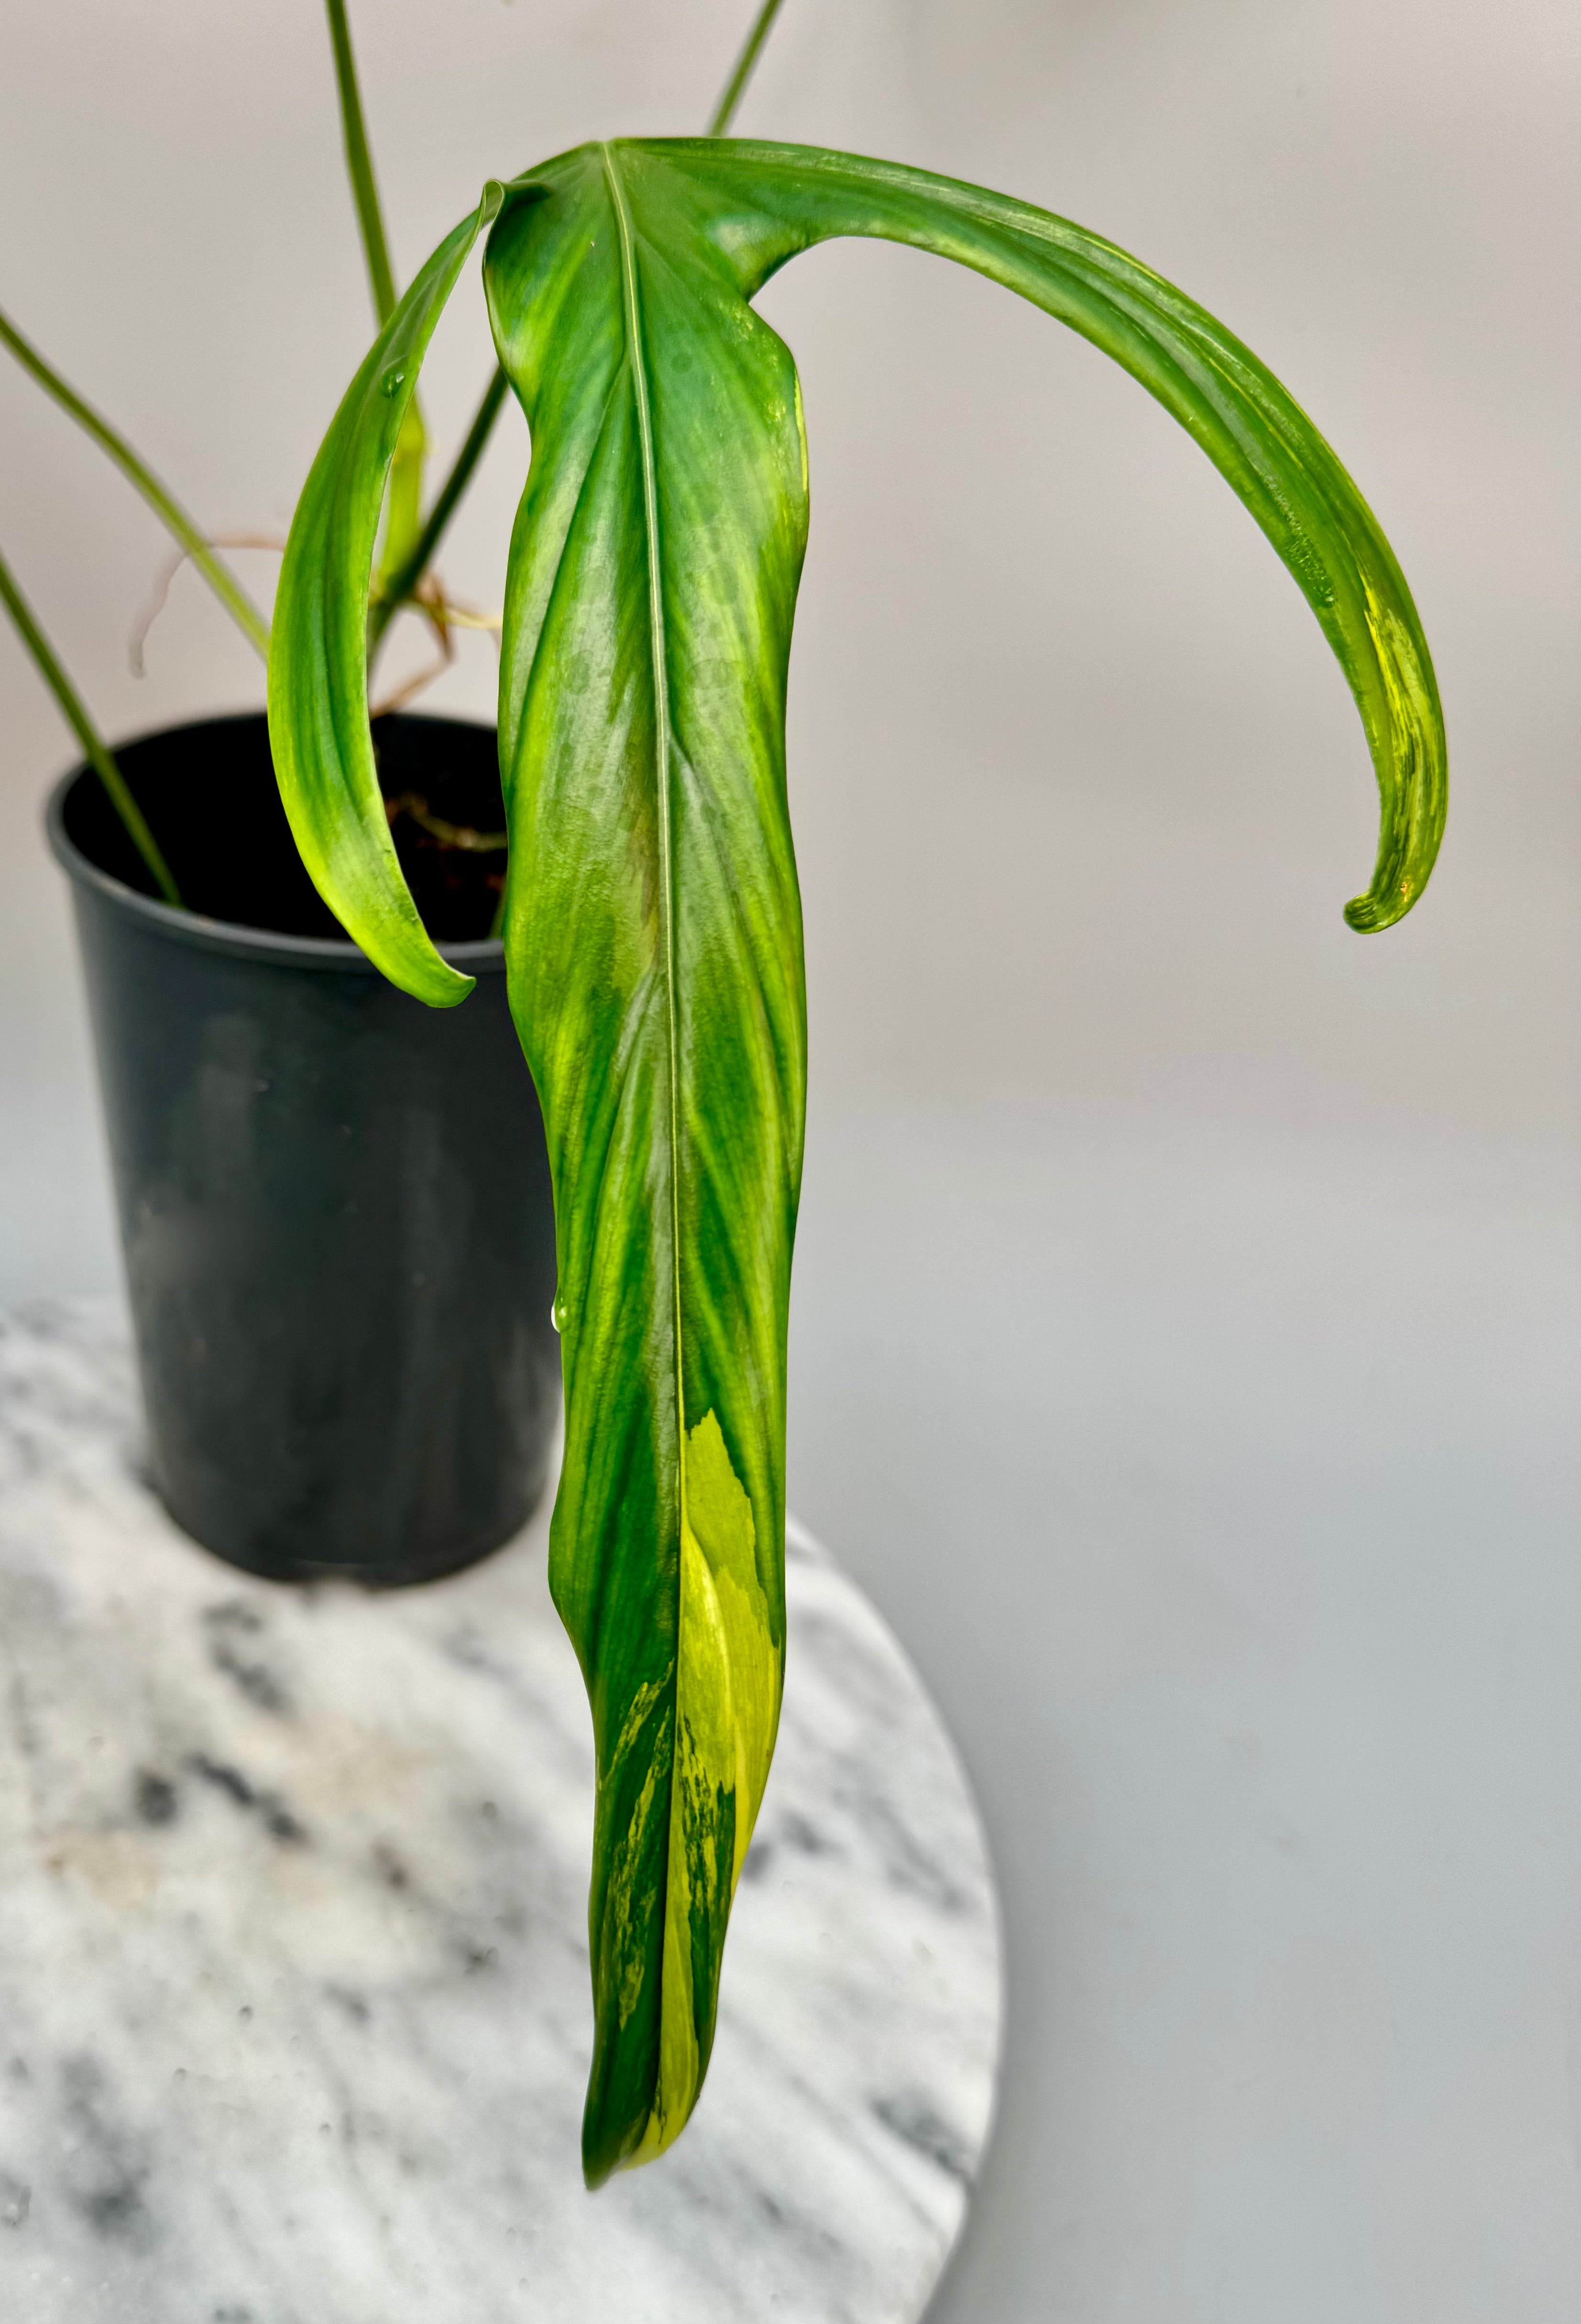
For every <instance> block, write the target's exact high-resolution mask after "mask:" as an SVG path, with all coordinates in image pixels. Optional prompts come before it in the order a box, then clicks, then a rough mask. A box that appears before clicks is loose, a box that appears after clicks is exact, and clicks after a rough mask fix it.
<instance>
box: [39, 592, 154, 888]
mask: <svg viewBox="0 0 1581 2324" xmlns="http://www.w3.org/2000/svg"><path fill="white" fill-rule="evenodd" d="M0 598H4V599H5V610H6V612H7V613H9V614H10V616H11V618H12V620H13V621H14V622H15V624H16V628H17V632H18V634H19V635H20V637H21V639H22V641H23V645H24V646H26V648H27V650H28V651H29V653H31V654H32V658H33V659H34V661H35V662H36V663H37V664H38V667H39V671H40V675H41V676H42V678H43V680H44V683H45V685H46V686H47V687H49V689H50V691H51V694H52V695H53V696H54V697H55V699H56V701H57V702H58V703H59V704H60V708H61V710H62V711H63V712H64V713H65V716H66V722H67V724H68V725H69V726H70V728H71V730H72V732H73V733H75V735H76V736H77V739H78V741H79V742H80V743H81V745H82V748H83V752H84V755H85V756H86V757H87V759H88V763H89V765H90V766H91V767H92V768H93V770H94V771H95V773H96V774H97V777H98V779H99V780H100V782H101V783H103V785H104V787H105V788H106V791H107V792H108V793H109V796H110V801H111V804H112V805H113V807H115V810H116V814H117V815H118V816H120V818H121V821H122V822H123V823H124V824H125V826H126V833H127V836H128V837H129V838H130V840H131V842H132V844H133V845H134V847H135V848H136V850H137V853H139V855H141V856H142V858H143V862H144V863H145V864H146V865H147V866H148V870H149V872H150V874H151V876H152V878H153V882H154V885H155V886H156V887H157V888H158V890H159V892H160V894H161V895H162V897H163V898H164V899H165V902H166V903H167V904H175V905H177V906H180V901H181V894H180V889H179V888H178V887H177V886H176V883H175V881H174V880H172V879H171V869H170V866H169V864H168V863H167V862H165V860H164V857H163V856H162V854H161V853H160V852H159V843H158V842H157V840H156V839H155V838H154V835H153V832H152V831H150V829H149V827H148V825H147V824H146V823H145V822H144V821H143V810H142V808H141V807H139V806H138V804H137V802H136V800H135V799H134V798H133V796H132V793H131V791H130V789H129V788H128V787H127V783H126V778H125V775H124V774H123V773H122V772H121V770H120V768H119V767H118V766H117V765H116V761H115V760H114V758H113V757H112V756H111V754H110V751H109V746H108V745H107V744H106V742H105V741H104V740H103V738H102V737H101V735H100V733H99V731H98V729H97V726H96V725H95V724H94V723H93V720H92V719H91V718H90V717H89V716H88V711H87V708H86V706H85V705H84V704H83V702H82V699H81V697H80V696H79V694H78V692H77V689H76V687H74V686H73V685H72V683H71V680H70V679H69V678H68V677H67V675H66V672H65V671H64V669H62V668H61V667H60V661H59V660H58V659H57V658H56V656H55V653H54V651H53V650H52V648H51V644H50V641H49V640H48V638H46V637H45V635H44V633H43V632H42V630H41V629H40V627H39V625H38V623H37V622H36V621H35V620H34V619H33V616H32V608H31V607H30V606H29V604H28V602H27V600H26V598H25V597H24V596H23V594H22V591H21V590H20V589H19V588H18V587H17V586H16V582H15V579H14V576H13V574H12V572H11V568H10V567H9V566H8V565H7V564H6V562H5V558H3V557H0Z"/></svg>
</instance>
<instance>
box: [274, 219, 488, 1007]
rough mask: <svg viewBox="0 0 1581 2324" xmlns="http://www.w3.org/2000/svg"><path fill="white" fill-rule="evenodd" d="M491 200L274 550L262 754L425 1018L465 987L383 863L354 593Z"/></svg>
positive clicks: (396, 342) (432, 276) (389, 857)
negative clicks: (451, 300)
mask: <svg viewBox="0 0 1581 2324" xmlns="http://www.w3.org/2000/svg"><path fill="white" fill-rule="evenodd" d="M500 198H501V195H500V189H499V187H498V186H495V185H490V186H489V187H487V188H486V189H485V192H484V197H483V199H482V201H481V202H480V203H479V204H478V207H477V208H476V210H474V211H473V213H472V215H471V217H468V218H464V219H463V220H462V223H461V224H460V225H459V226H458V227H457V228H456V230H455V232H454V233H453V234H450V235H447V236H446V237H445V240H444V241H443V242H442V243H441V244H439V249H438V250H437V251H435V253H434V254H433V256H432V257H431V258H430V260H429V262H428V263H427V265H426V266H425V267H424V268H423V269H422V271H421V273H420V274H419V275H418V277H417V280H416V281H415V282H413V284H412V286H411V290H410V291H408V292H407V293H406V296H405V297H404V299H402V300H401V302H400V304H399V305H398V306H397V307H396V309H395V310H394V312H393V315H392V316H391V318H390V319H389V321H388V322H387V323H386V324H385V326H384V329H383V330H382V331H381V332H380V334H379V336H378V337H377V338H376V339H375V340H374V344H373V346H372V347H371V348H370V349H369V351H368V354H367V355H366V357H365V360H364V363H363V364H362V368H361V369H360V370H359V371H358V373H357V374H356V378H355V379H354V380H353V382H352V383H351V385H350V387H349V388H348V389H347V392H346V395H345V398H344V400H343V401H342V402H341V406H340V409H339V410H338V411H337V413H336V415H335V420H334V423H333V425H332V426H331V428H330V430H329V433H328V436H327V437H326V438H325V439H324V441H323V443H322V444H321V445H320V446H319V454H318V457H317V458H316V459H315V460H314V462H313V466H312V468H311V470H310V473H309V475H308V481H307V483H306V484H305V485H304V486H303V488H302V495H301V498H300V501H299V502H298V503H297V511H296V514H295V516H294V517H293V518H292V520H291V536H290V539H288V540H287V542H286V545H285V558H284V561H283V563H282V567H281V575H280V586H279V589H278V591H277V593H276V596H275V619H274V628H273V640H272V642H271V646H270V652H269V742H270V748H271V750H272V752H273V758H274V771H275V774H276V776H277V777H278V779H279V782H280V791H281V797H282V799H283V800H284V802H285V811H286V814H287V815H288V816H289V817H290V819H291V831H292V834H293V835H294V836H295V839H296V844H297V847H298V849H299V851H300V854H301V858H302V861H303V862H304V863H305V864H306V865H307V867H308V870H309V871H310V874H311V875H312V878H313V881H314V882H315V884H316V885H317V887H318V890H319V894H320V895H321V896H322V897H323V898H324V899H325V901H326V902H327V903H328V905H329V907H330V908H331V910H332V911H335V912H337V913H338V914H339V915H340V918H341V919H342V920H343V921H344V922H345V924H346V926H347V927H348V928H349V929H350V930H351V932H352V934H353V935H354V936H356V940H357V942H358V943H359V944H360V945H362V947H363V950H364V951H365V953H366V954H367V955H368V957H369V959H370V960H373V961H375V962H376V963H377V964H378V965H379V966H380V967H381V968H382V969H383V970H384V973H385V974H386V975H387V976H389V977H390V978H391V979H392V980H393V982H395V983H397V984H400V985H402V986H404V987H405V989H406V990H407V991H409V992H414V993H415V994H416V995H417V996H418V998H419V1000H421V1001H430V1002H432V1003H433V1004H434V1005H435V1006H436V1007H438V1008H449V1007H451V1006H453V1005H454V1003H455V1002H456V1001H464V1000H465V999H466V998H467V994H468V993H469V992H470V991H471V990H472V986H473V982H474V979H473V978H471V977H470V976H463V975H461V974H460V973H458V971H457V970H455V969H453V968H450V967H448V965H447V964H446V963H445V962H444V961H442V960H441V959H440V957H439V954H438V953H437V952H436V951H435V950H434V947H433V945H431V944H430V941H429V938H428V936H427V933H426V932H425V930H424V928H423V925H422V921H421V918H419V916H418V909H417V907H416V905H415V904H414V903H413V902H412V900H411V894H410V892H409V890H408V889H407V886H406V882H405V881H404V880H403V879H402V876H401V868H400V865H399V863H398V862H397V861H396V857H395V846H394V842H393V840H392V839H391V837H390V829H389V825H388V823H387V822H386V821H385V817H384V801H383V798H381V796H380V792H379V778H378V770H377V769H376V767H375V765H374V745H373V737H372V735H371V733H370V732H369V729H368V700H367V639H368V585H369V577H370V568H371V567H372V564H373V555H374V541H375V540H376V539H377V537H378V529H379V510H380V506H381V504H382V503H383V501H384V484H385V480H386V478H387V477H388V475H389V473H390V462H391V459H392V457H393V453H394V450H395V446H396V443H397V441H398V439H399V438H400V434H401V428H402V421H403V420H404V419H405V416H406V408H407V405H408V404H409V403H410V402H411V395H412V390H413V388H414V387H415V385H416V383H417V374H418V371H419V369H420V367H421V363H422V358H423V353H424V350H425V349H426V347H427V346H428V343H429V339H430V337H431V335H432V332H433V327H434V325H435V324H436V322H438V320H439V315H440V312H441V310H442V309H443V308H444V304H445V301H446V300H447V299H448V297H449V295H450V291H451V290H452V288H453V287H454V284H455V281H456V277H457V276H458V274H459V272H460V271H461V268H462V265H463V264H464V263H465V261H466V258H467V253H468V251H469V250H470V249H471V248H472V245H473V244H474V243H475V242H476V239H477V236H478V234H479V232H480V230H481V229H482V228H483V227H484V226H487V225H488V224H489V222H490V221H491V220H492V219H493V218H494V217H495V215H496V213H497V211H498V209H499V205H500Z"/></svg>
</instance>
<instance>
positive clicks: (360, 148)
mask: <svg viewBox="0 0 1581 2324" xmlns="http://www.w3.org/2000/svg"><path fill="white" fill-rule="evenodd" d="M324 5H325V6H326V8H327V9H328V14H329V38H330V41H331V42H332V43H333V44H334V49H335V78H336V83H337V87H338V88H339V90H340V125H341V128H342V130H343V132H344V133H345V136H346V168H347V175H348V176H349V178H350V180H351V191H352V198H353V199H354V200H355V202H356V222H357V225H358V226H360V227H361V229H362V244H363V255H364V257H365V259H366V260H367V263H368V287H369V289H370V290H371V291H373V294H374V313H375V315H376V316H377V317H378V322H379V328H380V329H381V330H383V329H384V325H385V324H386V323H387V322H388V321H389V319H390V318H391V316H392V315H393V313H394V311H395V277H394V275H393V273H392V272H391V271H390V246H389V244H388V243H387V242H386V241H385V239H384V213H383V211H382V210H381V209H380V208H379V189H378V186H377V184H376V183H375V182H374V157H373V155H372V153H371V152H369V150H368V133H367V130H366V129H365V126H364V124H363V109H362V97H361V93H360V92H359V90H358V88H357V85H356V59H355V57H354V56H353V55H352V52H351V28H350V26H349V25H348V24H347V21H346V0H324Z"/></svg>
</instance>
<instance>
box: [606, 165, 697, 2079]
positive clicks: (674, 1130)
mask: <svg viewBox="0 0 1581 2324" xmlns="http://www.w3.org/2000/svg"><path fill="white" fill-rule="evenodd" d="M600 150H601V152H602V155H603V160H604V173H605V176H606V180H608V185H609V194H610V200H611V203H612V205H613V207H614V210H615V225H616V227H617V229H618V231H619V236H620V274H621V291H622V297H623V304H624V316H625V339H626V361H627V363H628V364H630V366H631V373H632V386H633V393H634V395H635V398H636V406H637V442H638V448H639V453H640V457H641V461H642V471H643V526H644V530H645V532H646V537H647V549H648V633H649V646H650V650H651V653H652V666H653V754H654V761H655V764H654V770H653V771H654V779H655V786H656V789H657V794H658V805H659V853H660V881H659V891H660V897H661V909H662V912H663V916H664V1008H665V1036H666V1042H667V1047H668V1052H669V1056H668V1063H669V1075H668V1081H669V1087H668V1096H669V1103H670V1123H669V1129H670V1139H669V1144H670V1303H671V1305H670V1314H671V1325H672V1331H673V1336H674V1351H673V1361H674V1367H675V1466H676V1515H677V1518H678V1521H679V1525H681V1526H683V1525H684V1524H685V1522H686V1519H685V1507H686V1402H685V1393H684V1385H683V1379H682V1372H681V1333H680V1063H679V1058H680V1039H679V1028H678V1026H677V1023H676V999H675V982H676V980H675V949H676V947H675V893H674V861H673V853H672V849H671V845H670V755H671V753H670V674H669V659H668V655H667V652H666V646H665V636H664V594H663V586H662V582H661V572H660V561H659V480H658V475H657V472H656V469H655V466H654V460H653V412H652V402H651V401H650V397H649V393H648V374H647V367H646V364H645V362H644V359H643V324H642V305H641V300H640V298H639V295H638V291H637V261H636V247H635V243H636V233H635V228H634V227H633V224H632V215H631V209H630V207H629V205H628V203H627V200H626V190H625V185H624V180H622V177H621V174H620V167H619V164H618V163H617V161H615V152H614V149H613V148H612V147H611V146H609V145H607V144H606V145H604V146H603V147H602V148H601V149H600ZM680 1575H681V1558H680V1541H679V1539H678V1540H677V1543H676V1580H677V1583H678V1586H679V1585H680ZM684 1612H685V1608H684V1605H680V1606H678V1608H677V1614H676V1629H677V1634H678V1635H677V1639H676V1660H675V1665H674V1668H675V1673H676V1681H677V1687H678V1690H679V1683H680V1636H679V1632H680V1622H681V1619H682V1618H683V1617H684ZM679 1711H680V1700H679V1692H678V1695H677V1701H676V1704H675V1714H676V1715H677V1716H679ZM677 1741H678V1742H679V1738H677ZM679 1757H680V1754H679V1749H678V1748H672V1752H671V1757H670V1797H669V1801H668V1808H669V1817H668V1819H667V1832H666V1840H665V1850H664V1857H665V1867H666V1868H665V1883H664V1886H665V1898H664V1911H665V1920H666V1922H668V1919H669V1915H670V1901H671V1900H670V1893H669V1889H670V1879H669V1862H670V1838H669V1826H670V1825H672V1824H673V1820H674V1816H675V1786H676V1782H677V1779H678V1775H679ZM663 1964H664V1948H663V1944H662V1942H661V1950H660V1969H659V1981H660V1995H661V2003H660V2006H661V2009H662V2006H663V2002H662V1996H663V1984H664V1966H663ZM661 2095H662V2089H661V2086H660V2087H656V2088H655V2090H654V2093H653V2097H654V2101H655V2103H657V2102H658V2100H659V2099H660V2098H661Z"/></svg>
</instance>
